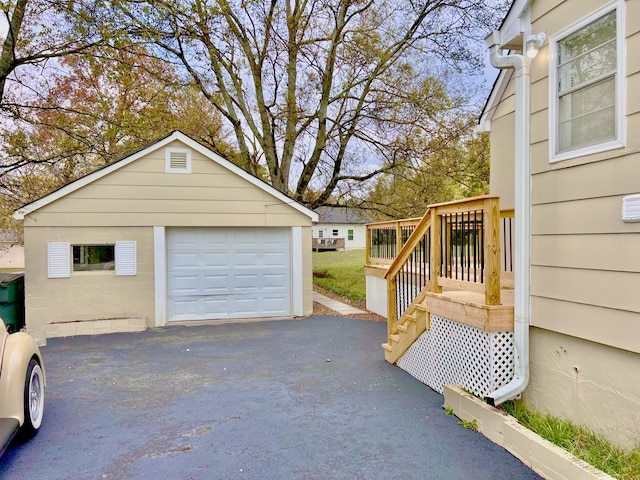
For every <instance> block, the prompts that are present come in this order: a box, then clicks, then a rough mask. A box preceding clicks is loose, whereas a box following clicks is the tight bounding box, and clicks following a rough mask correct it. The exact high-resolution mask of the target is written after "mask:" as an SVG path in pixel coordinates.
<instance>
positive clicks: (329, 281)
mask: <svg viewBox="0 0 640 480" xmlns="http://www.w3.org/2000/svg"><path fill="white" fill-rule="evenodd" d="M364 261H365V250H353V251H351V252H333V251H329V252H313V284H314V285H318V286H319V287H322V288H324V289H326V290H329V291H331V292H333V293H335V294H337V295H340V296H342V297H346V298H348V299H349V300H351V301H353V302H364V301H365V300H366V287H365V277H364Z"/></svg>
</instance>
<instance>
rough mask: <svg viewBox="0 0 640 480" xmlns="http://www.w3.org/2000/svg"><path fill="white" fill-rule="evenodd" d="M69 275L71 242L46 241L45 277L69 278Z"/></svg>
mask: <svg viewBox="0 0 640 480" xmlns="http://www.w3.org/2000/svg"><path fill="white" fill-rule="evenodd" d="M70 276H71V244H70V243H69V242H49V243H47V277H48V278H69V277H70Z"/></svg>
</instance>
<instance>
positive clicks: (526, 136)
mask: <svg viewBox="0 0 640 480" xmlns="http://www.w3.org/2000/svg"><path fill="white" fill-rule="evenodd" d="M500 37H501V35H500V32H499V31H494V32H493V33H492V34H491V35H489V36H488V37H487V38H486V39H485V43H486V44H487V46H488V47H489V51H490V54H491V55H490V58H491V65H493V66H494V67H496V68H498V69H506V68H513V69H515V76H516V97H515V101H516V108H515V122H516V125H515V137H516V138H515V157H514V158H515V230H516V237H515V244H516V248H515V250H516V253H515V254H516V265H515V285H514V288H515V292H514V293H515V298H514V326H513V337H514V338H513V340H514V357H515V358H514V360H515V365H514V369H515V372H514V373H515V376H514V378H513V380H511V381H510V382H509V383H507V384H506V385H503V386H502V387H500V388H499V389H497V390H496V391H494V392H492V393H491V394H489V395H488V396H487V397H486V398H485V400H486V401H487V403H489V404H490V405H500V404H501V403H503V402H506V401H507V400H511V399H513V398H515V397H517V396H518V395H520V394H521V393H522V392H523V391H524V389H525V388H527V385H528V384H529V325H530V324H531V297H530V295H529V291H530V285H531V154H530V149H531V146H530V145H531V141H530V140H531V133H530V130H531V125H530V124H531V102H530V99H531V76H530V66H531V60H530V59H529V58H527V57H526V56H524V55H518V54H508V55H503V53H502V48H501V47H500V43H501V42H500V40H501V38H500Z"/></svg>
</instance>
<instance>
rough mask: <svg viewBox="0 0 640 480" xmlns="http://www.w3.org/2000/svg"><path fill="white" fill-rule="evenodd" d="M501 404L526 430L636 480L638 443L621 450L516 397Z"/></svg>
mask: <svg viewBox="0 0 640 480" xmlns="http://www.w3.org/2000/svg"><path fill="white" fill-rule="evenodd" d="M502 408H503V409H504V411H506V412H507V413H509V414H510V415H512V416H513V417H515V418H516V419H517V420H518V421H519V422H520V423H521V424H522V425H524V426H525V427H527V428H528V429H529V430H531V431H533V432H535V433H537V434H538V435H540V436H541V437H542V438H545V439H547V440H549V441H550V442H552V443H554V444H555V445H558V446H560V447H562V448H564V449H565V450H567V451H569V452H571V453H572V454H574V455H575V456H576V457H578V458H581V459H582V460H584V461H585V462H587V463H589V464H590V465H593V466H594V467H596V468H598V469H600V470H602V471H603V472H605V473H608V474H609V475H611V476H613V477H615V478H620V479H623V480H640V446H638V447H636V448H635V449H633V450H631V451H629V452H627V451H624V450H623V449H621V448H618V447H615V446H613V445H612V444H611V443H610V442H609V441H607V440H605V439H604V438H602V437H600V436H598V435H596V434H595V433H593V432H592V431H590V430H589V429H588V428H586V427H584V426H580V425H574V424H573V423H571V422H570V421H568V420H564V419H561V418H558V417H554V416H553V415H549V414H544V413H540V412H536V411H534V410H531V409H530V408H529V407H527V406H526V405H525V404H524V403H523V402H520V401H511V402H506V403H504V404H503V405H502Z"/></svg>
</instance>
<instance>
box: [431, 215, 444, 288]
mask: <svg viewBox="0 0 640 480" xmlns="http://www.w3.org/2000/svg"><path fill="white" fill-rule="evenodd" d="M440 227H441V225H440V215H439V214H438V209H437V207H433V208H432V209H431V248H430V250H431V251H430V252H429V253H430V254H429V277H430V279H429V280H430V285H431V292H433V293H441V292H442V287H441V286H440V284H439V283H438V277H439V276H440V274H441V272H440V268H441V266H440V244H441V242H442V231H441V228H440Z"/></svg>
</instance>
